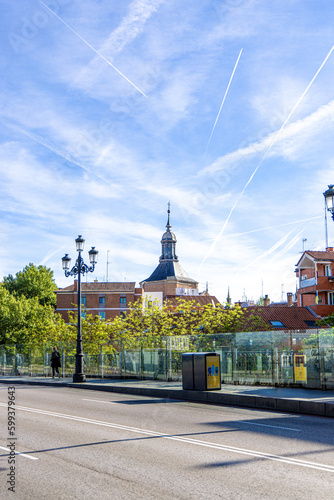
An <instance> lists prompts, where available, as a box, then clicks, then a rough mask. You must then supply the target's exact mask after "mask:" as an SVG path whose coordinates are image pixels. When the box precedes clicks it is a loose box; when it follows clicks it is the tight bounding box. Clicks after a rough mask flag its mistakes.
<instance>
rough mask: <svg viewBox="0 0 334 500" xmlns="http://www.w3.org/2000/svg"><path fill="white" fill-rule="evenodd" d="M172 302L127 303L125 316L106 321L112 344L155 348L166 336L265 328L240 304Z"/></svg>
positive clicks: (212, 333) (190, 301) (265, 325)
mask: <svg viewBox="0 0 334 500" xmlns="http://www.w3.org/2000/svg"><path fill="white" fill-rule="evenodd" d="M176 302H177V304H176V306H175V305H172V304H171V303H168V302H167V303H164V305H163V306H162V308H161V307H159V305H158V304H157V303H153V305H152V306H150V307H145V306H144V303H143V301H142V300H139V301H137V302H136V303H134V304H130V305H129V310H128V311H127V314H126V317H125V318H124V319H122V318H118V317H117V318H115V319H114V321H113V322H112V323H111V324H110V328H109V331H110V336H111V339H112V340H113V343H114V345H115V346H116V345H118V346H120V344H122V346H123V347H125V348H128V347H136V346H137V345H139V343H141V344H142V342H145V346H146V347H150V346H151V344H152V342H154V343H155V346H156V347H158V345H157V342H158V339H159V338H161V337H164V336H169V335H177V336H179V335H215V334H222V333H233V332H241V331H257V330H261V329H265V330H268V326H267V324H266V323H264V322H263V321H262V320H261V319H260V318H259V317H258V316H257V315H256V314H254V313H252V314H250V315H249V314H245V310H243V309H241V307H240V306H235V307H229V308H225V307H224V306H223V305H222V304H218V305H216V306H213V305H212V304H207V305H205V306H201V305H199V304H198V303H197V302H196V301H195V300H184V299H182V298H179V299H177V301H176ZM150 342H151V344H150ZM152 345H153V344H152Z"/></svg>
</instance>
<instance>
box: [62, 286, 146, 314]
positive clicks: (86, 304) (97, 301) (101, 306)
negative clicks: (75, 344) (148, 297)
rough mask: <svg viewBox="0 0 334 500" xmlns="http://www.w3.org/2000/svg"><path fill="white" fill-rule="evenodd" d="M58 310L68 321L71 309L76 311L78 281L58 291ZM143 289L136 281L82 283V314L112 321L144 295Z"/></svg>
mask: <svg viewBox="0 0 334 500" xmlns="http://www.w3.org/2000/svg"><path fill="white" fill-rule="evenodd" d="M56 294H57V308H56V312H57V313H59V314H61V315H62V317H63V318H64V320H65V321H66V322H68V313H69V311H76V310H77V304H78V282H77V280H75V281H74V283H73V285H70V286H68V287H66V288H60V289H59V290H57V291H56ZM142 294H143V290H142V289H141V288H136V283H134V282H129V283H128V282H123V283H112V282H99V281H94V282H93V283H81V304H82V314H83V315H85V314H92V315H93V316H100V317H101V318H103V319H105V320H106V321H112V320H113V319H114V318H116V316H121V317H122V316H124V315H125V314H126V311H127V310H128V309H129V304H130V303H134V302H135V301H136V300H138V299H140V298H141V297H142Z"/></svg>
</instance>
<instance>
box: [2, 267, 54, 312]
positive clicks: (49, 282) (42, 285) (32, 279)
mask: <svg viewBox="0 0 334 500" xmlns="http://www.w3.org/2000/svg"><path fill="white" fill-rule="evenodd" d="M3 285H4V287H5V288H6V290H8V291H9V292H10V293H11V294H13V295H16V296H24V297H26V298H27V299H32V298H35V297H36V298H37V299H38V301H39V303H40V304H41V305H43V306H44V305H51V306H54V307H55V306H56V302H57V299H56V294H55V293H54V291H55V290H56V289H57V286H56V284H55V282H54V279H53V271H51V269H50V268H47V267H45V266H38V267H36V266H34V264H31V263H30V264H29V265H27V266H26V267H25V268H24V269H23V271H19V272H18V273H16V275H15V278H14V277H13V276H12V275H11V274H9V275H8V276H5V277H4V280H3Z"/></svg>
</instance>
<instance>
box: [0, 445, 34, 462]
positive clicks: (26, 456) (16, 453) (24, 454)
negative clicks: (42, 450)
mask: <svg viewBox="0 0 334 500" xmlns="http://www.w3.org/2000/svg"><path fill="white" fill-rule="evenodd" d="M0 450H5V451H9V452H10V451H11V450H10V449H9V448H5V447H4V446H0ZM16 455H21V457H25V458H30V460H39V458H37V457H31V456H30V455H27V454H26V453H21V452H19V451H15V456H16Z"/></svg>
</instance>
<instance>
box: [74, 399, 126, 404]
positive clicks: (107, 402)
mask: <svg viewBox="0 0 334 500" xmlns="http://www.w3.org/2000/svg"><path fill="white" fill-rule="evenodd" d="M82 401H94V403H104V404H105V405H117V404H118V403H114V402H113V401H99V400H98V399H82Z"/></svg>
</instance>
